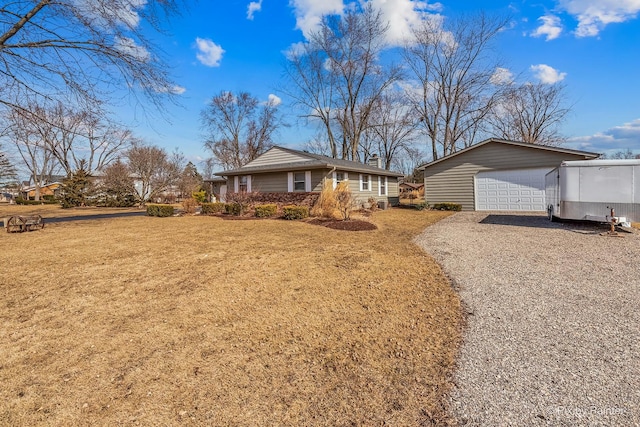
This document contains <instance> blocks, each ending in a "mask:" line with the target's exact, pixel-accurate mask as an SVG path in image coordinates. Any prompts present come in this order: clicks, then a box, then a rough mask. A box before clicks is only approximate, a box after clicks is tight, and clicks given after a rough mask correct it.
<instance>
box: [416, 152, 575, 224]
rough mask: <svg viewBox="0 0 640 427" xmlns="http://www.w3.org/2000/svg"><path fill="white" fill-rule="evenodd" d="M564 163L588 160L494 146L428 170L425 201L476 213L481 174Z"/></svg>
mask: <svg viewBox="0 0 640 427" xmlns="http://www.w3.org/2000/svg"><path fill="white" fill-rule="evenodd" d="M563 160H584V157H583V156H580V155H576V154H569V153H559V152H553V151H547V150H544V149H537V148H529V147H520V146H515V145H508V144H502V143H499V142H491V143H488V144H485V145H482V146H480V147H478V148H475V149H471V150H469V151H467V152H464V153H461V154H459V155H456V156H452V157H451V158H449V159H447V160H443V161H441V162H439V163H436V164H434V165H431V166H428V167H426V168H425V170H424V184H425V199H426V201H427V202H428V203H429V204H432V205H433V204H434V203H443V202H453V203H459V204H461V205H462V209H463V210H465V211H472V210H475V199H474V176H475V175H476V174H477V173H478V172H480V171H488V170H506V169H532V168H544V167H548V168H549V169H551V168H554V167H557V166H558V165H560V163H561V162H562V161H563Z"/></svg>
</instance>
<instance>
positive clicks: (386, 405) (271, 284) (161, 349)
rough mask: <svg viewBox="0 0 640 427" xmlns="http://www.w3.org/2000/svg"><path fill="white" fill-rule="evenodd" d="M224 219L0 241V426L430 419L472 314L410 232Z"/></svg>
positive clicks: (404, 222) (409, 215) (400, 214)
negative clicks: (464, 313)
mask: <svg viewBox="0 0 640 427" xmlns="http://www.w3.org/2000/svg"><path fill="white" fill-rule="evenodd" d="M446 215H447V213H442V212H417V211H411V210H405V209H397V210H389V211H384V212H377V213H375V214H374V215H373V216H372V217H371V218H370V220H372V221H374V222H375V223H376V224H377V226H378V230H375V231H365V232H348V231H339V230H332V229H328V228H325V227H320V226H315V225H310V224H306V223H304V222H287V221H283V220H249V221H225V220H222V219H220V218H214V217H198V216H188V217H171V218H149V217H136V218H129V219H109V220H96V221H90V222H81V223H75V222H73V223H61V224H50V225H48V226H47V227H45V229H44V230H42V231H35V232H30V233H18V234H7V233H4V232H3V233H0V246H1V247H2V251H1V252H0V265H2V273H1V274H0V290H1V292H2V294H1V295H2V296H1V300H0V304H1V305H0V319H1V324H2V329H1V331H0V383H1V384H2V387H0V425H18V426H19V425H61V426H62V425H64V426H72V425H120V424H124V425H135V424H140V425H176V424H188V425H219V426H228V425H238V426H248V425H261V426H262V425H264V426H271V425H296V426H298V425H300V426H302V425H305V426H308V425H330V426H338V425H350V426H351V425H367V426H370V425H383V424H384V425H398V426H412V425H429V424H433V423H444V422H446V413H445V411H444V410H443V405H442V402H443V401H444V400H443V393H446V392H447V390H448V387H449V382H448V381H449V374H450V372H451V369H452V367H453V364H454V356H455V354H456V349H457V347H458V344H459V342H460V337H461V322H462V320H461V309H460V301H459V299H458V296H457V295H456V294H455V293H454V291H453V290H452V288H451V286H450V284H449V283H448V281H447V279H446V278H445V276H444V275H443V273H442V272H441V270H440V268H439V267H438V266H437V264H436V263H435V262H434V261H433V260H432V259H431V258H430V257H429V256H427V255H425V254H424V253H423V252H421V251H420V250H419V249H418V247H417V246H415V245H414V244H413V243H412V242H411V239H412V237H413V236H415V235H416V234H418V233H419V232H420V231H421V230H423V229H424V228H425V227H427V226H428V225H430V224H432V223H433V222H435V221H438V220H439V219H441V218H443V217H445V216H446Z"/></svg>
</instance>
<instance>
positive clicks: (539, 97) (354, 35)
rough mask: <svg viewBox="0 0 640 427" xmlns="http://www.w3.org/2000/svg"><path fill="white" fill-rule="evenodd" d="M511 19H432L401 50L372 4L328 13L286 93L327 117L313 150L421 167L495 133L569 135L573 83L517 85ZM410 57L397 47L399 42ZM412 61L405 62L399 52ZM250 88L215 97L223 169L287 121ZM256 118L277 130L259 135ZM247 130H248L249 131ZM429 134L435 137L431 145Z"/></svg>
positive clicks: (313, 115)
mask: <svg viewBox="0 0 640 427" xmlns="http://www.w3.org/2000/svg"><path fill="white" fill-rule="evenodd" d="M508 24H509V18H508V17H490V16H487V15H485V14H482V13H481V14H478V15H475V16H470V17H464V18H452V19H449V18H443V17H440V16H438V17H435V16H431V17H426V18H425V19H423V21H422V22H421V24H420V25H419V26H417V27H415V28H414V29H413V31H412V33H411V35H410V37H408V38H407V39H406V40H405V42H404V45H403V46H402V47H400V48H396V49H395V50H394V49H390V48H392V47H393V46H390V45H389V43H388V42H387V39H388V38H387V33H388V31H389V26H388V24H387V23H386V22H385V21H384V19H383V16H382V15H381V13H380V12H379V11H378V10H376V9H374V8H373V7H371V5H365V6H358V7H353V8H350V9H347V10H346V11H345V13H344V14H343V15H341V16H337V15H331V16H325V17H324V18H323V19H322V22H321V24H320V27H319V29H318V30H317V31H315V32H312V33H311V34H309V35H308V36H307V41H306V42H305V43H301V44H299V45H298V46H297V47H296V49H293V50H292V51H291V52H289V54H288V61H287V63H286V67H285V76H286V78H285V82H284V83H283V87H282V92H283V93H284V94H286V95H288V96H289V97H290V99H292V100H293V103H294V105H295V106H296V107H297V108H298V110H299V111H301V112H303V113H302V114H301V115H300V117H301V118H302V119H304V120H305V122H306V123H307V124H310V125H312V126H316V127H317V129H318V132H317V136H316V137H314V138H313V139H312V140H311V141H308V142H307V145H306V149H307V150H310V151H314V152H317V153H320V154H325V155H328V156H332V157H336V158H341V159H348V160H354V161H363V162H366V161H367V160H368V158H369V157H371V156H372V155H374V154H377V155H379V156H380V157H381V158H382V160H383V167H384V168H386V169H391V168H395V169H401V170H402V171H404V172H405V173H406V174H410V173H411V172H412V171H413V168H415V166H417V165H418V164H420V163H422V162H424V161H425V160H435V159H438V158H441V157H442V156H446V155H449V154H452V153H454V152H456V151H457V150H459V149H461V148H465V147H469V146H470V145H472V144H474V143H476V142H479V141H480V140H482V139H485V138H487V137H498V138H503V139H510V140H518V141H524V142H529V143H534V144H544V145H558V144H561V143H562V142H563V141H564V137H563V136H562V135H561V134H560V132H559V125H560V124H561V123H562V122H563V120H564V119H565V118H566V116H567V114H568V112H569V108H568V107H567V106H566V105H565V99H564V87H563V85H562V84H559V83H555V84H542V83H531V82H527V81H524V82H521V83H518V82H516V81H515V79H514V78H513V77H512V76H511V74H510V73H509V72H508V71H507V69H506V68H504V67H503V64H501V63H500V62H499V60H498V55H497V53H496V52H495V39H496V36H497V35H498V34H499V33H500V32H501V31H503V30H504V29H505V28H506V27H507V25H508ZM392 50H393V51H394V52H396V53H397V52H399V55H395V56H394V55H389V54H388V53H389V52H390V51H392ZM394 57H395V58H396V59H398V58H399V59H401V60H402V65H400V64H398V63H396V62H394V61H393V58H394ZM247 97H248V95H247V94H245V93H239V94H237V95H233V94H231V93H221V94H220V95H217V96H215V97H213V99H212V101H211V103H210V105H209V106H208V107H207V108H206V109H205V110H204V111H203V114H202V122H203V125H204V127H205V129H206V130H207V131H208V133H207V139H206V143H205V146H206V147H207V148H208V149H209V150H210V153H211V154H212V159H213V161H214V162H216V163H217V164H219V165H220V166H222V167H225V168H226V167H239V166H241V165H243V164H246V163H247V162H248V161H251V160H252V159H253V158H255V157H256V156H257V155H259V154H261V152H263V151H264V150H266V149H267V148H269V146H270V144H271V143H272V141H271V138H270V136H271V135H272V133H273V132H274V131H276V130H277V128H278V125H279V124H281V122H280V121H278V120H268V119H265V120H264V121H262V120H263V119H264V118H265V117H271V118H273V117H274V115H264V111H267V109H269V111H271V112H272V113H273V111H274V110H275V107H274V106H268V105H265V107H264V108H265V110H264V111H263V115H261V116H260V117H261V119H260V120H257V121H254V119H252V117H255V114H254V111H255V110H254V109H255V105H257V101H256V100H255V99H253V98H251V97H248V99H250V100H251V101H252V102H247ZM256 128H261V129H266V130H267V131H266V132H265V133H263V134H262V135H263V136H264V137H265V138H264V140H262V141H260V142H256V141H257V140H256V138H255V135H256V133H255V132H252V130H255V129H256ZM239 135H244V136H243V137H241V138H239ZM425 142H426V144H425Z"/></svg>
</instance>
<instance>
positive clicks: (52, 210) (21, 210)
mask: <svg viewBox="0 0 640 427" xmlns="http://www.w3.org/2000/svg"><path fill="white" fill-rule="evenodd" d="M136 210H139V209H138V208H97V207H86V208H71V209H62V208H61V207H60V205H9V204H0V221H2V220H3V218H5V217H8V216H12V215H42V217H43V218H44V219H45V223H46V219H47V218H60V217H68V216H80V215H81V216H84V215H100V214H110V213H117V212H131V211H136Z"/></svg>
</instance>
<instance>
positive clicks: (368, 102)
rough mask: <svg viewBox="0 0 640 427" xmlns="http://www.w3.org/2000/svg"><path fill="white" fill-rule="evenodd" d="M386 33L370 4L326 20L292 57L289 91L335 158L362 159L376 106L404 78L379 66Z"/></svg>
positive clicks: (393, 68) (397, 70) (396, 69)
mask: <svg viewBox="0 0 640 427" xmlns="http://www.w3.org/2000/svg"><path fill="white" fill-rule="evenodd" d="M387 29H388V25H385V24H384V22H383V21H382V16H381V14H380V12H379V11H376V10H374V9H373V7H372V6H371V5H366V6H364V8H361V9H357V8H352V9H348V10H347V11H346V12H345V13H344V14H343V15H342V16H325V17H324V18H323V20H322V23H321V26H320V29H319V30H318V31H316V32H314V33H311V34H310V36H309V41H308V43H306V44H304V45H302V46H301V47H300V48H299V49H298V51H295V52H291V54H290V55H289V63H288V65H287V68H286V73H287V75H288V77H289V79H290V82H291V89H290V90H288V91H287V92H288V93H289V94H290V95H291V96H292V97H293V99H295V100H296V102H297V103H298V104H299V105H301V106H302V107H303V108H305V110H308V111H309V113H307V114H305V115H304V116H305V117H307V118H311V119H316V120H318V121H319V122H320V123H321V126H322V127H323V129H324V131H325V132H326V137H327V141H328V143H329V146H330V148H331V155H332V156H333V157H341V158H343V159H351V160H356V159H357V157H358V149H359V148H360V140H361V137H362V135H363V134H364V132H365V131H366V130H367V128H368V127H369V126H370V122H369V120H370V116H371V113H372V110H373V108H374V106H375V103H376V102H377V100H378V99H379V98H380V97H381V96H382V94H383V93H384V92H385V90H386V89H387V88H389V87H390V86H391V85H392V84H393V83H394V82H396V81H398V80H399V78H400V67H397V66H393V65H390V66H383V65H382V64H381V62H380V53H381V52H382V51H383V50H384V49H385V48H386V47H387V46H386V44H385V34H386V32H387Z"/></svg>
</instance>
